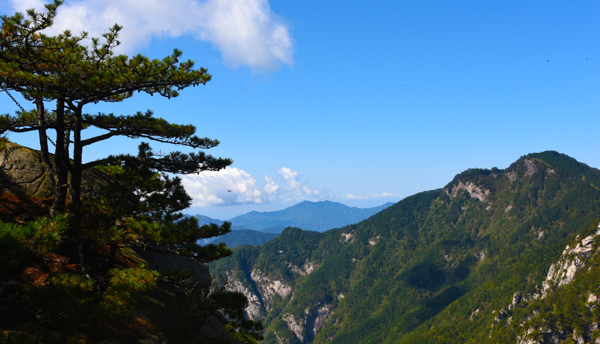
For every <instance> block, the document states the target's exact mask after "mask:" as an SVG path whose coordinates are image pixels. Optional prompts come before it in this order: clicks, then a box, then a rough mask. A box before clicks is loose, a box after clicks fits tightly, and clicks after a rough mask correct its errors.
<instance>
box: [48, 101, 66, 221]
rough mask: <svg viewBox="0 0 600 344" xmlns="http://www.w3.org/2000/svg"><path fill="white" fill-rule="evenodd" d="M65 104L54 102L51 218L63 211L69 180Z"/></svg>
mask: <svg viewBox="0 0 600 344" xmlns="http://www.w3.org/2000/svg"><path fill="white" fill-rule="evenodd" d="M64 141H65V103H64V101H63V100H62V99H58V100H57V101H56V147H55V150H54V163H55V165H56V177H55V184H54V202H53V204H52V208H51V210H50V214H51V215H52V216H54V215H56V214H57V213H62V212H64V211H65V204H66V202H67V184H68V179H69V168H68V165H67V164H68V163H69V151H68V150H65V143H64Z"/></svg>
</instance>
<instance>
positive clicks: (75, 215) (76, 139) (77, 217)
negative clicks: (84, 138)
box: [70, 109, 83, 231]
mask: <svg viewBox="0 0 600 344" xmlns="http://www.w3.org/2000/svg"><path fill="white" fill-rule="evenodd" d="M81 130H82V118H81V109H77V111H75V127H74V128H73V165H72V166H71V188H70V189H71V206H70V210H71V219H72V220H71V229H74V230H76V231H78V230H79V228H80V226H81V174H82V166H81V165H82V164H81V160H82V155H83V146H82V145H81Z"/></svg>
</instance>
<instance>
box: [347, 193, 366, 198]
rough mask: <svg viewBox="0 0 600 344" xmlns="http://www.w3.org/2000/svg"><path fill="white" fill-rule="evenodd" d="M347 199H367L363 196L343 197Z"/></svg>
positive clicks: (348, 195)
mask: <svg viewBox="0 0 600 344" xmlns="http://www.w3.org/2000/svg"><path fill="white" fill-rule="evenodd" d="M345 197H346V198H347V199H368V198H369V197H365V196H356V195H353V194H347V195H346V196H345Z"/></svg>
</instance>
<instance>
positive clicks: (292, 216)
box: [194, 201, 393, 247]
mask: <svg viewBox="0 0 600 344" xmlns="http://www.w3.org/2000/svg"><path fill="white" fill-rule="evenodd" d="M392 204H393V203H386V204H383V205H381V206H378V207H373V208H356V207H349V206H347V205H344V204H341V203H337V202H331V201H321V202H310V201H304V202H301V203H298V204H296V205H294V206H291V207H288V208H285V209H283V210H278V211H270V212H257V211H252V212H249V213H247V214H244V215H240V216H236V217H234V218H232V219H230V220H227V221H230V222H231V227H232V231H231V233H228V234H226V235H223V236H220V237H217V238H211V239H208V240H207V241H206V243H211V242H213V243H217V242H224V243H225V244H227V246H229V247H236V246H241V245H260V244H262V243H265V242H267V241H269V240H270V239H272V238H274V237H275V236H277V234H279V233H281V232H282V231H283V230H284V229H285V228H286V227H300V228H302V229H304V230H311V231H319V232H323V231H326V230H328V229H332V228H339V227H342V226H345V225H349V224H353V223H357V222H360V221H362V220H364V219H366V218H368V217H370V216H372V215H374V214H376V213H378V212H380V211H381V210H383V209H385V208H387V207H389V206H391V205H392ZM194 216H195V217H196V218H198V222H199V223H200V224H208V223H216V224H221V223H223V221H221V220H217V219H212V218H210V217H207V216H203V215H194Z"/></svg>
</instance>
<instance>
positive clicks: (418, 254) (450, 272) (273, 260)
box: [212, 152, 600, 343]
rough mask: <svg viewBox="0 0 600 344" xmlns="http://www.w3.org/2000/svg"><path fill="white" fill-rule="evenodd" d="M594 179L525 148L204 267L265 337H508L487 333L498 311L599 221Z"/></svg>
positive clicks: (599, 194) (538, 281)
mask: <svg viewBox="0 0 600 344" xmlns="http://www.w3.org/2000/svg"><path fill="white" fill-rule="evenodd" d="M598 186H600V173H599V171H598V170H596V169H593V168H590V167H588V166H586V165H584V164H581V163H578V162H577V161H575V160H574V159H572V158H570V157H568V156H566V155H562V154H559V153H556V152H544V153H539V154H530V155H528V156H525V157H522V158H520V159H519V160H518V161H517V162H515V163H514V164H512V165H511V166H510V167H509V168H508V169H506V170H499V169H495V168H494V169H491V170H481V169H472V170H467V171H465V172H463V173H461V174H459V175H457V176H456V177H455V178H454V179H453V180H452V182H450V183H449V184H448V185H447V186H446V187H444V188H443V189H441V190H434V191H429V192H424V193H420V194H417V195H414V196H412V197H409V198H406V199H405V200H402V201H400V202H399V203H397V204H395V205H394V206H392V207H390V208H388V209H385V210H384V211H382V212H380V213H378V214H376V215H374V216H373V217H371V218H369V219H368V220H365V221H363V222H360V223H358V224H356V225H351V226H346V227H344V228H339V229H336V230H332V231H328V232H325V233H314V232H305V231H301V230H299V229H287V230H286V231H284V232H283V233H282V234H281V235H280V236H278V237H277V238H275V239H273V240H271V241H270V242H268V243H266V244H264V245H263V246H261V247H260V248H257V247H253V248H250V247H243V248H240V249H239V250H236V252H235V254H234V257H232V258H230V259H227V260H222V261H220V262H217V263H216V264H214V266H212V268H213V272H215V273H223V274H227V276H228V277H229V279H230V280H231V282H232V284H233V288H235V289H237V290H240V291H242V292H244V293H246V295H247V296H249V299H251V301H252V303H251V305H250V307H249V308H248V313H249V315H250V316H251V317H254V318H257V317H259V318H263V319H265V320H266V325H267V330H266V333H265V335H266V341H265V342H267V343H276V342H282V343H283V342H286V343H296V342H302V343H308V342H317V343H323V342H332V343H358V342H361V343H375V342H377V343H381V342H383V343H396V342H405V343H432V342H436V343H444V342H447V343H469V342H470V343H481V342H490V341H491V340H492V341H497V342H502V343H505V342H515V341H516V340H517V336H518V335H519V333H518V332H517V331H512V332H511V331H498V332H493V333H491V332H490V331H491V329H492V328H493V327H492V325H494V324H495V323H497V322H498V320H495V319H496V318H497V317H498V315H499V314H498V312H500V311H501V310H502V309H503V308H506V307H507V305H508V304H511V303H512V300H513V297H514V296H515V292H517V291H518V292H519V293H520V294H521V295H528V294H533V293H534V292H535V291H536V290H538V289H536V288H537V287H536V286H540V285H542V283H543V281H545V279H546V276H547V274H548V270H549V268H550V265H551V264H552V263H554V262H556V261H557V260H558V259H559V258H560V257H561V253H562V251H563V250H564V249H565V247H566V245H567V244H569V243H572V242H573V240H575V237H576V236H577V235H578V234H580V233H582V231H584V230H585V229H586V228H588V230H589V228H590V226H592V225H593V224H594V223H595V224H596V225H597V222H595V221H596V219H597V218H598V217H599V216H600V190H599V188H598ZM582 237H583V236H582ZM594 295H598V294H594ZM587 297H588V296H586V298H587ZM504 321H505V322H506V320H504ZM495 328H496V329H498V327H495ZM491 334H493V336H491V337H490V335H491ZM521 335H522V334H521Z"/></svg>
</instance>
